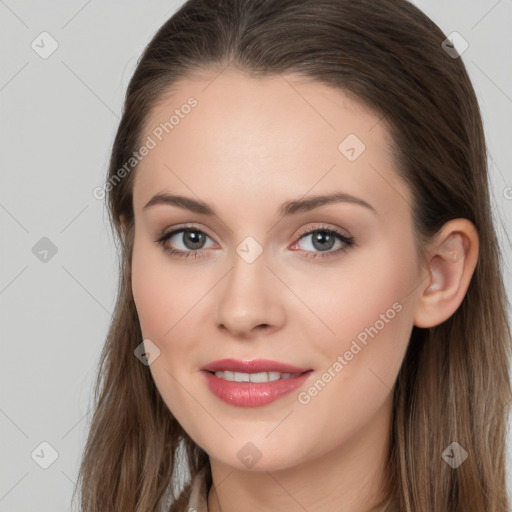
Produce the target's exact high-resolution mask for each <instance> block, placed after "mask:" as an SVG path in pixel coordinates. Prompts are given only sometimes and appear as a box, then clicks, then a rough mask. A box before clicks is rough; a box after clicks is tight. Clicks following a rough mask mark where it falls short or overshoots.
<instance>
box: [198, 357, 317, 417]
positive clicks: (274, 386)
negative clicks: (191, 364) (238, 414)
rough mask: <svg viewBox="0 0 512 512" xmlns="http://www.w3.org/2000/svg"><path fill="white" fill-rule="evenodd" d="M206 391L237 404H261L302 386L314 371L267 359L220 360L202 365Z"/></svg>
mask: <svg viewBox="0 0 512 512" xmlns="http://www.w3.org/2000/svg"><path fill="white" fill-rule="evenodd" d="M201 370H202V373H203V375H204V378H205V381H206V384H207V386H208V388H209V390H210V391H211V392H212V393H213V394H214V395H215V396H217V398H220V399H221V400H222V401H224V402H226V403H228V404H230V405H233V406H237V407H261V406H263V405H267V404H270V403H271V402H274V401H275V400H278V399H280V398H283V397H285V396H286V395H288V394H289V393H291V392H292V391H294V390H296V389H297V388H299V387H300V386H302V385H303V384H304V383H305V382H306V381H307V379H309V378H310V376H311V374H312V373H313V370H312V369H310V368H301V367H299V366H292V365H289V364H286V363H280V362H279V361H271V360H269V359H255V360H252V361H240V360H237V359H220V360H218V361H213V362H211V363H208V364H206V365H204V366H202V367H201Z"/></svg>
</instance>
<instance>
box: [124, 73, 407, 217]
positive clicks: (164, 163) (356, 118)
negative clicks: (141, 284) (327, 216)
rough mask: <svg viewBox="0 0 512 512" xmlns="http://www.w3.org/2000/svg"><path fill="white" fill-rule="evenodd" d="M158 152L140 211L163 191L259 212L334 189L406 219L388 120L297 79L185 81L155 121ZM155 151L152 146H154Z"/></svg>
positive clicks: (141, 183)
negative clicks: (262, 207)
mask: <svg viewBox="0 0 512 512" xmlns="http://www.w3.org/2000/svg"><path fill="white" fill-rule="evenodd" d="M149 140H151V144H150V145H151V146H152V148H151V149H150V151H148V152H147V155H146V156H144V157H143V158H142V159H141V161H140V163H139V164H138V167H137V169H136V173H135V184H134V191H133V196H134V208H135V211H136V212H137V211H140V210H141V209H142V207H143V205H144V204H146V202H147V201H148V200H149V199H150V198H151V197H152V196H153V195H154V194H157V193H160V192H168V193H170V192H179V193H188V194H189V195H195V196H198V197H199V198H201V199H202V200H205V201H207V202H209V203H213V204H229V205H232V206H233V207H234V206H235V205H239V206H241V207H244V209H246V210H247V209H249V208H250V206H251V205H253V206H255V207H256V206H257V205H258V204H259V205H260V213H261V204H263V203H262V202H264V203H265V204H267V205H269V204H270V202H272V201H275V203H276V207H277V205H278V204H281V203H282V202H283V201H284V200H287V199H291V198H297V197H302V196H304V195H306V194H308V193H311V194H318V193H325V192H328V191H329V190H330V189H336V190H342V191H344V192H347V193H349V194H353V195H356V196H360V197H363V198H364V199H365V200H367V201H368V202H370V203H371V204H374V206H375V208H376V209H380V210H381V213H384V212H385V211H388V210H390V209H393V210H394V211H396V210H397V208H398V209H399V210H400V211H401V213H402V214H403V213H405V212H407V211H408V203H409V201H408V199H409V192H408V189H407V187H406V185H405V183H404V182H403V181H402V180H401V179H400V178H399V176H398V174H397V172H396V163H395V160H394V157H393V154H392V152H391V140H390V137H389V134H388V131H387V127H386V124H385V122H384V121H383V120H382V119H381V116H380V115H379V114H378V113H376V112H374V111H373V110H371V109H370V108H368V107H367V106H366V105H364V104H363V103H362V102H360V101H358V100H357V99H355V98H354V97H353V96H351V95H349V94H348V93H346V92H344V91H341V90H339V89H335V88H333V87H330V86H328V85H325V84H321V83H318V82H312V81H306V80H305V79H304V78H299V77H297V76H293V75H276V76H271V77H265V78H252V77H249V76H248V75H246V74H243V73H240V72H237V71H234V70H231V69H228V70H224V71H223V72H221V73H220V74H219V72H216V73H213V72H211V73H206V72H204V73H203V74H202V75H197V76H195V77H194V78H189V79H184V80H181V81H179V82H177V83H176V84H175V85H174V86H173V88H172V89H170V90H169V92H168V93H167V94H166V95H165V96H164V97H162V98H161V99H160V100H159V102H158V104H157V105H156V106H155V107H154V108H153V110H152V111H151V113H150V115H149V116H148V118H147V120H146V123H145V127H144V130H143V135H142V141H141V142H142V143H144V141H149ZM148 146H149V144H148Z"/></svg>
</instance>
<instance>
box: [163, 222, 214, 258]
mask: <svg viewBox="0 0 512 512" xmlns="http://www.w3.org/2000/svg"><path fill="white" fill-rule="evenodd" d="M176 235H180V236H176ZM172 238H176V240H178V241H179V240H181V243H182V245H184V246H185V249H174V248H172V247H169V246H168V245H167V244H166V242H167V241H168V240H171V239H172ZM207 238H210V237H209V236H208V235H207V234H206V233H205V232H204V231H201V230H199V229H195V228H180V229H175V230H173V231H170V232H168V233H164V234H163V235H162V236H161V237H160V238H159V239H158V240H156V243H158V244H160V245H161V246H162V247H163V249H164V251H166V252H168V253H169V254H171V255H172V256H178V257H183V258H189V257H192V258H197V257H198V256H199V255H200V252H199V250H200V249H203V248H204V243H205V240H206V239H207ZM173 245H174V244H173Z"/></svg>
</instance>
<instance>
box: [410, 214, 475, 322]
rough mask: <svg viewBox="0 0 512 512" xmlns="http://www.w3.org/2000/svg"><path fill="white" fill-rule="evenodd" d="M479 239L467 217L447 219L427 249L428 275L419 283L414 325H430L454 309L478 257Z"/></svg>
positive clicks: (464, 293) (445, 318) (465, 288)
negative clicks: (420, 288) (425, 280)
mask: <svg viewBox="0 0 512 512" xmlns="http://www.w3.org/2000/svg"><path fill="white" fill-rule="evenodd" d="M478 251H479V239H478V233H477V231H476V228H475V226H474V224H473V223H472V222H470V221H469V220H467V219H454V220H451V221H449V222H447V223H446V224H445V225H444V226H443V228H442V229H441V230H440V232H439V233H438V234H437V236H436V238H435V240H434V242H432V244H431V245H430V247H429V248H428V249H427V253H428V257H427V262H428V270H429V274H430V275H429V279H428V280H427V282H426V284H425V285H424V286H423V285H422V295H421V296H420V298H419V301H418V303H417V305H416V310H415V314H414V325H416V326H417V327H434V326H436V325H439V324H441V323H442V322H444V321H445V320H447V319H448V318H450V317H451V316H452V315H453V313H455V311H456V310H457V309H458V307H459V306H460V304H461V302H462V300H463V299H464V296H465V295H466V292H467V289H468V287H469V283H470V281H471V277H472V276H473V272H474V270H475V267H476V263H477V261H478Z"/></svg>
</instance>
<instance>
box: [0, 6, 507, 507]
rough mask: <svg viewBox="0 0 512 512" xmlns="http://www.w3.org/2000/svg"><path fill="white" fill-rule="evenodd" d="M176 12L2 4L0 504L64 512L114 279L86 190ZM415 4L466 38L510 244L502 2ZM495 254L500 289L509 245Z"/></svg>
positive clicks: (101, 224)
mask: <svg viewBox="0 0 512 512" xmlns="http://www.w3.org/2000/svg"><path fill="white" fill-rule="evenodd" d="M181 3H182V2H181V1H163V0H153V1H151V2H142V1H138V2H121V1H120V0H117V1H112V0H110V1H99V0H89V1H86V0H79V1H63V0H59V1H54V2H51V3H50V2H41V1H39V2H36V1H35V0H30V1H29V0H27V1H23V2H15V1H14V0H0V23H1V30H0V43H1V48H2V55H1V67H0V69H1V73H0V102H1V103H0V109H1V114H0V119H1V123H0V125H1V130H2V131H1V141H2V153H1V155H2V162H1V169H2V172H1V175H0V180H1V182H0V183H1V186H0V222H1V234H2V238H1V257H0V262H1V270H0V304H1V318H0V329H1V341H2V350H1V373H0V375H1V382H0V383H1V388H0V389H1V400H0V432H1V444H0V450H1V452H0V460H1V464H2V469H1V479H0V511H9V512H12V511H15V512H21V511H32V512H33V511H52V512H54V511H60V510H70V498H71V493H72V490H73V486H74V482H75V480H76V476H77V471H78V465H79V460H80V455H81V451H82V449H83V446H84V442H85V435H86V431H87V426H88V421H89V419H90V415H88V406H89V404H90V400H91V397H92V395H91V390H92V388H91V386H92V382H93V377H94V376H95V372H96V366H97V362H98V358H99V354H100V350H101V347H102V345H103V342H104V338H105V334H106V331H107V326H108V322H109V319H110V314H111V312H112V310H113V306H114V299H115V286H116V279H117V278H116V254H115V248H114V245H113V241H112V240H111V237H110V234H109V228H108V225H107V216H106V211H105V210H104V206H103V203H102V202H101V201H99V200H97V199H95V198H94V197H93V194H92V191H93V189H94V188H95V187H97V186H100V185H101V184H102V183H103V181H104V178H105V173H106V168H107V163H108V158H109V151H110V147H111V144H112V141H113V137H114V134H115V130H116V128H117V123H118V121H119V116H120V113H121V106H122V101H123V97H124V93H125V90H126V86H127V83H128V80H129V78H130V76H131V74H132V72H133V70H134V67H135V64H136V61H137V59H138V57H139V56H140V54H141V52H142V50H143V48H144V46H145V45H146V44H147V43H148V42H149V40H150V39H151V37H152V36H153V34H154V33H155V31H156V30H157V29H158V28H159V27H160V26H161V25H162V24H163V23H164V21H165V20H167V19H168V17H169V16H171V15H172V13H173V12H174V11H175V10H176V8H177V7H178V6H179V5H181ZM416 4H417V5H418V6H419V7H420V8H421V9H422V10H423V11H424V12H426V14H428V15H429V16H430V17H431V18H432V19H433V20H434V21H435V22H436V23H437V24H438V25H439V26H440V27H441V28H442V29H443V31H444V32H445V33H446V34H449V33H451V32H452V31H457V32H459V33H460V34H461V35H462V36H463V37H464V39H465V40H467V42H468V43H469V48H468V49H467V50H466V51H465V52H464V54H463V56H462V58H463V60H464V62H465V63H466V66H467V68H468V71H469V74H470V76H471V79H472V80H473V83H474V86H475V89H476V91H477V94H478V97H479V101H480V105H481V109H482V113H483V117H484V122H485V129H486V133H487V139H488V144H489V149H490V153H491V155H492V162H491V164H492V165H491V172H492V178H491V179H492V188H493V204H494V214H495V215H496V217H497V222H498V225H499V229H500V236H501V238H502V240H505V235H504V233H505V231H504V227H505V226H507V225H508V226H511V225H512V222H511V219H512V199H510V198H511V197H512V189H510V188H507V187H512V172H511V168H512V144H511V142H512V141H511V133H512V130H511V127H512V67H511V63H512V30H511V20H512V3H511V0H499V1H497V0H481V1H480V0H478V1H477V0H473V1H472V2H468V1H463V0H435V1H428V2H427V1H426V0H421V1H417V2H416ZM43 31H46V32H48V33H49V34H51V36H52V37H53V38H54V39H55V40H56V41H57V43H58V49H57V50H56V51H55V52H54V53H53V54H52V55H51V56H50V57H48V58H47V59H43V58H41V57H40V56H39V55H38V53H36V52H35V51H34V50H33V49H32V48H31V43H32V41H34V40H36V42H37V41H40V38H38V36H39V35H40V34H41V32H43ZM45 48H46V49H48V48H49V43H48V40H47V44H46V45H45ZM507 195H508V197H509V199H507V197H506V196H507ZM42 237H47V238H49V239H50V240H51V241H52V243H53V244H55V246H56V248H57V253H56V254H55V255H54V256H53V257H51V258H50V257H49V256H50V255H49V256H48V261H47V262H46V263H43V262H41V261H40V260H39V259H38V258H37V257H36V256H35V255H34V253H33V251H32V248H33V247H34V246H35V245H36V243H38V241H39V240H40V239H41V238H42ZM503 250H504V252H505V257H506V269H505V279H506V282H507V289H508V292H509V294H511V291H512V275H511V271H510V268H511V267H510V260H511V248H510V245H509V244H508V243H507V242H504V245H503ZM43 441H46V442H48V443H49V444H50V445H51V446H52V447H53V448H54V449H55V450H56V451H57V452H58V458H57V459H56V460H55V462H54V463H53V464H52V465H51V466H50V467H49V468H48V469H42V468H41V467H40V466H39V465H38V464H37V463H36V462H35V461H34V460H33V459H32V458H31V453H32V452H33V451H34V450H35V449H36V452H35V455H34V458H35V459H36V460H38V461H39V462H44V461H45V460H46V461H49V460H50V459H49V457H50V455H51V450H49V449H48V448H47V447H45V446H43V447H42V448H41V447H40V443H41V442H43ZM41 449H42V451H41ZM37 454H39V457H37ZM510 481H511V479H510V477H509V482H510ZM510 487H511V486H510V485H509V488H510Z"/></svg>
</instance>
